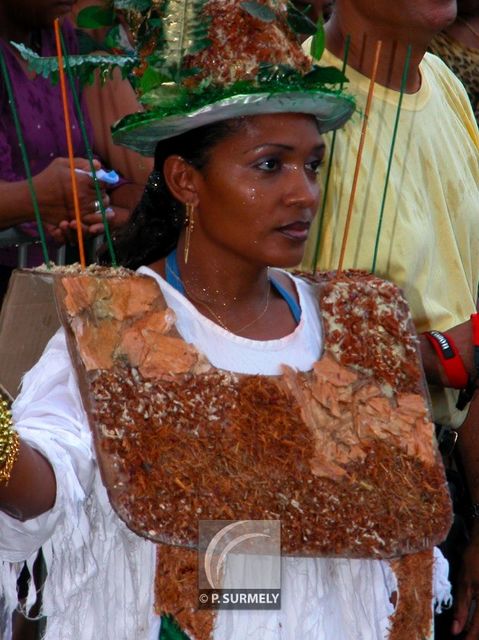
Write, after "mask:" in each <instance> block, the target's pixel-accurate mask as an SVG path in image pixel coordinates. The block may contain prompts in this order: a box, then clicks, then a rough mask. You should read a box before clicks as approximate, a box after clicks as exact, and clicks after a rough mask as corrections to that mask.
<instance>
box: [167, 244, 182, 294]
mask: <svg viewBox="0 0 479 640" xmlns="http://www.w3.org/2000/svg"><path fill="white" fill-rule="evenodd" d="M165 272H166V273H165V275H166V282H167V283H168V284H169V285H170V286H171V287H173V289H176V290H177V291H178V292H179V293H181V295H183V296H186V291H185V287H184V286H183V282H182V280H181V277H180V270H179V269H178V260H177V259H176V249H173V251H172V252H171V253H169V254H168V255H167V257H166V269H165Z"/></svg>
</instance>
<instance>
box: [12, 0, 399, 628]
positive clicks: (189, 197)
mask: <svg viewBox="0 0 479 640" xmlns="http://www.w3.org/2000/svg"><path fill="white" fill-rule="evenodd" d="M223 3H224V0H221V2H218V3H214V2H212V3H211V4H210V6H212V7H213V10H215V9H216V11H217V14H215V15H220V16H221V20H224V19H225V18H224V15H225V14H224V13H223V8H224V5H223ZM230 4H232V5H234V7H233V9H234V11H230V9H231V7H229V8H228V19H231V16H232V15H233V16H234V17H237V18H241V19H243V18H244V20H245V21H246V22H247V24H248V25H249V24H250V23H252V24H253V26H254V29H255V30H257V29H258V21H257V19H256V18H254V17H251V16H250V15H249V14H248V15H246V16H245V15H244V14H246V13H247V12H246V10H244V9H243V8H242V7H241V3H236V2H232V3H230ZM213 22H214V20H213ZM231 24H232V26H237V25H236V23H235V22H234V20H232V22H231ZM260 26H261V25H260ZM213 28H214V25H213ZM266 28H267V29H268V31H269V32H271V27H270V26H267V27H265V29H266ZM214 35H215V32H214V31H213V32H212V33H211V38H212V40H213V44H211V45H210V47H209V49H208V51H209V53H212V58H211V59H212V61H214V68H215V71H216V72H221V69H220V68H219V67H220V66H221V65H220V64H218V57H217V56H216V55H213V54H214V53H215V43H214ZM277 38H278V36H277V33H275V39H276V40H275V42H274V45H273V44H272V43H271V41H269V42H267V43H266V44H267V46H268V47H269V51H270V54H271V55H273V54H274V53H278V52H281V54H282V55H284V53H285V51H286V47H285V46H284V43H283V42H281V41H280V42H278V40H277ZM258 43H259V44H261V45H262V44H263V40H262V38H261V37H260V36H258ZM259 44H258V46H259ZM221 46H222V47H223V49H224V46H223V45H221ZM244 46H245V49H246V53H247V56H245V58H244V62H245V64H247V66H248V68H249V69H251V60H252V58H251V42H250V41H247V40H245V45H244ZM274 47H276V51H275V50H274ZM298 49H299V48H298ZM235 54H236V56H237V58H239V60H238V64H237V67H236V68H237V69H238V68H239V69H241V62H243V59H241V55H240V54H239V52H238V49H235ZM278 55H279V54H278ZM222 57H223V58H225V59H227V52H225V51H223V56H222ZM298 58H300V55H299V54H298ZM300 61H302V59H301V58H300ZM191 64H193V63H191ZM202 64H203V65H205V64H206V63H205V59H204V58H202ZM194 66H196V63H195V65H194ZM203 68H205V67H204V66H203ZM225 69H226V72H228V73H229V71H230V70H229V66H228V65H227V64H225ZM240 73H243V71H240ZM268 86H269V89H270V90H271V88H272V86H271V85H268ZM280 86H281V90H280V92H277V94H276V95H273V96H272V97H271V93H269V92H268V93H266V94H265V92H264V85H260V86H259V88H258V86H257V85H256V84H254V85H252V86H251V88H250V92H251V95H254V97H255V98H256V101H255V100H251V95H249V96H248V99H247V100H245V99H244V95H242V96H232V95H231V93H229V96H228V97H227V98H225V99H220V100H216V101H215V102H213V103H210V104H209V106H208V108H207V109H205V108H204V107H200V108H197V109H195V110H190V113H189V114H188V116H186V117H185V114H184V112H181V111H180V112H179V113H177V114H176V115H171V113H170V115H169V116H165V115H164V113H163V114H162V115H161V116H158V117H156V116H155V117H153V118H152V117H151V115H148V116H141V117H140V118H138V114H135V116H133V120H131V121H130V120H127V121H126V122H124V124H123V126H122V127H120V129H118V130H117V134H118V135H120V137H122V138H123V140H125V139H127V140H128V141H132V142H131V144H132V145H133V144H134V145H135V146H136V147H139V146H140V147H141V146H142V145H143V150H150V149H151V148H152V147H153V148H155V147H156V153H155V170H154V172H153V173H152V175H151V177H150V179H149V182H148V184H147V187H146V190H145V193H144V196H143V199H142V201H141V203H140V205H139V207H138V208H137V210H136V212H135V214H134V215H133V217H132V219H131V221H130V223H129V225H128V227H127V228H126V229H125V231H124V233H123V234H122V235H121V236H119V237H118V238H117V241H116V248H117V253H118V257H119V259H120V262H121V263H122V264H124V265H126V266H130V267H134V268H138V267H139V272H140V273H143V274H145V275H148V276H150V277H151V278H153V279H154V280H155V281H156V282H157V283H158V286H159V287H160V290H161V293H162V295H163V297H164V299H165V301H166V304H167V305H168V307H170V308H171V309H172V310H173V311H174V314H175V317H176V323H175V324H176V329H177V331H178V332H179V334H180V335H181V337H182V338H183V340H184V341H185V342H188V343H192V344H193V345H194V347H196V348H197V349H198V350H199V351H201V352H202V353H203V354H204V356H206V358H207V359H208V360H209V361H210V363H211V364H212V365H214V366H215V367H218V368H221V369H224V370H227V371H233V372H238V373H252V374H260V375H277V374H279V373H280V372H281V367H282V366H283V365H285V364H286V365H289V366H290V367H292V368H294V369H297V370H299V371H308V370H310V369H311V367H312V365H313V363H314V362H315V361H316V360H317V359H318V358H319V356H320V354H321V352H322V331H321V326H320V316H319V312H318V305H317V299H316V297H315V295H314V292H313V289H312V287H310V285H308V284H307V283H306V282H304V281H302V280H301V279H298V278H295V277H293V276H291V275H289V274H288V273H287V272H285V271H282V270H281V269H280V268H281V267H292V266H294V265H295V264H297V263H298V262H299V261H300V259H301V257H302V253H303V249H304V245H305V242H306V239H307V236H308V232H309V228H310V225H311V221H312V219H313V217H314V214H315V211H316V209H317V205H318V198H319V188H318V185H317V181H316V172H317V169H318V167H319V165H320V164H321V160H322V156H323V151H324V146H323V142H322V139H321V135H320V130H327V129H328V128H334V127H336V126H339V125H340V124H341V122H343V121H344V119H345V118H347V117H348V115H350V113H351V103H350V102H349V100H348V99H346V98H344V97H343V96H341V95H340V94H335V95H334V97H331V95H327V94H326V93H325V92H324V91H323V89H322V88H320V87H319V86H316V88H310V90H309V91H302V90H301V89H298V86H297V85H295V86H294V85H292V86H293V88H292V89H290V88H285V86H284V85H280ZM241 88H242V91H246V89H247V87H245V83H244V82H243V83H242V84H241ZM216 91H218V89H216ZM226 93H228V88H227V89H226ZM265 95H266V96H267V97H265ZM311 96H312V97H313V98H314V99H311ZM180 97H181V96H180ZM216 98H218V94H217V93H216ZM289 98H291V99H289ZM189 99H190V98H189ZM238 105H240V106H238ZM238 110H239V112H240V113H238ZM225 113H227V114H228V115H229V117H225ZM205 119H206V120H207V123H206V124H205ZM131 122H134V127H133V128H132V127H131V126H130V125H131ZM175 132H178V135H174V133H175ZM155 140H159V143H158V145H156V144H155ZM185 222H186V223H187V224H186V225H185ZM14 421H15V428H16V430H17V431H18V433H19V434H20V450H19V455H18V457H17V456H16V453H15V451H14V448H13V447H10V448H9V449H7V451H6V453H7V454H8V456H7V458H8V461H9V462H11V469H8V473H7V472H5V473H4V475H5V476H7V475H8V485H7V486H5V485H1V486H0V508H1V511H2V512H3V513H0V527H1V530H2V540H1V541H0V557H1V558H2V559H3V560H4V563H3V564H2V567H1V571H2V583H3V584H4V585H6V586H5V593H6V598H7V601H8V604H9V606H10V607H11V606H12V604H14V602H13V601H14V596H15V594H14V593H12V589H11V588H10V589H8V585H10V587H11V585H12V582H13V581H14V578H15V575H16V573H15V566H14V564H12V563H15V562H21V561H22V560H24V559H25V558H27V559H29V558H32V557H33V554H34V553H35V551H36V550H37V549H38V548H39V547H40V546H41V547H42V548H43V552H44V557H45V562H46V565H47V572H48V575H47V580H46V583H45V588H44V596H43V597H44V611H45V613H46V614H47V616H48V622H47V632H46V636H45V637H46V638H47V640H50V639H54V638H55V639H58V638H67V637H72V638H73V637H75V638H77V639H79V640H91V639H93V638H98V637H101V638H106V639H109V638H111V639H112V640H113V639H115V640H131V639H132V638H135V639H138V640H141V639H143V638H151V639H153V638H158V634H159V632H160V633H161V636H160V637H161V638H165V639H166V638H168V637H173V636H168V635H167V634H168V633H169V631H168V627H167V623H166V622H165V623H164V624H163V623H161V621H160V619H159V618H158V617H157V616H156V615H155V614H154V613H153V582H154V577H155V552H156V550H155V545H153V544H152V543H151V542H149V541H147V540H144V539H142V538H140V537H139V536H136V535H135V534H134V533H132V532H131V531H130V530H129V529H127V527H126V526H125V525H124V524H123V522H122V521H121V520H120V519H119V518H118V516H117V515H116V514H115V512H114V511H113V509H112V507H111V505H110V502H109V499H108V496H107V493H106V490H105V487H104V486H103V484H102V481H101V477H100V474H99V471H98V467H97V464H96V459H95V458H96V456H95V453H94V450H93V446H92V440H91V435H90V431H89V428H88V421H87V417H86V414H85V410H84V408H83V404H82V398H81V395H80V391H79V389H78V384H77V381H76V376H75V373H74V370H73V367H72V364H71V361H70V358H69V356H68V351H67V348H66V344H65V335H64V333H63V332H59V333H58V334H57V335H56V336H55V337H54V338H53V339H52V341H51V342H50V343H49V345H48V347H47V349H46V351H45V353H44V355H43V356H42V358H41V360H40V361H39V363H38V364H37V365H36V366H35V367H34V368H33V369H32V370H31V371H30V372H29V373H28V374H27V375H26V377H25V380H24V384H23V390H22V393H21V395H20V396H19V398H18V399H17V401H16V403H15V406H14ZM2 429H3V431H4V434H5V436H7V435H8V436H9V437H11V434H12V430H11V429H10V427H9V426H8V425H6V424H5V422H4V423H3V425H2ZM4 453H5V451H4ZM162 554H168V548H167V547H160V549H159V567H160V570H161V558H162V557H164V555H163V556H162ZM282 570H283V581H282V609H281V610H279V611H256V612H250V611H225V610H221V611H219V613H218V617H217V620H216V626H215V631H214V637H215V638H217V639H225V638H237V639H238V640H239V639H242V640H243V639H244V638H250V639H253V638H258V639H259V638H271V639H273V638H274V639H275V640H276V639H278V640H279V639H280V638H281V639H293V638H305V639H307V638H327V639H330V638H331V639H332V638H335V637H340V638H344V639H347V638H358V637H364V638H371V639H374V640H376V639H377V640H379V639H382V638H386V637H387V634H388V631H387V629H388V626H389V616H390V615H391V614H392V612H393V610H394V607H393V604H392V600H393V593H394V591H395V589H396V586H397V585H396V582H395V579H394V577H393V575H392V572H391V570H390V568H389V565H388V564H386V563H383V562H382V561H379V560H347V559H328V558H323V559H316V558H308V559H304V558H285V559H283V561H282ZM31 595H33V594H31ZM160 626H161V629H160ZM175 633H178V631H176V632H175ZM175 637H179V636H175ZM182 637H183V636H182Z"/></svg>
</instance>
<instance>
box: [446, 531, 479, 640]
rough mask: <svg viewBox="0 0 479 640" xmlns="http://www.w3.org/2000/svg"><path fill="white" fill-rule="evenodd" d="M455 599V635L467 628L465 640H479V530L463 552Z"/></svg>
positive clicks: (453, 629) (453, 630)
mask: <svg viewBox="0 0 479 640" xmlns="http://www.w3.org/2000/svg"><path fill="white" fill-rule="evenodd" d="M454 601H455V604H454V617H453V623H452V628H451V631H452V633H453V635H458V634H459V633H461V631H463V630H464V629H466V630H467V634H466V636H465V640H479V607H478V606H477V605H478V604H479V532H476V535H475V536H473V538H472V541H471V543H470V544H469V545H468V547H467V548H466V550H465V552H464V554H463V557H462V569H461V573H460V574H459V578H458V582H457V587H456V595H455V598H454Z"/></svg>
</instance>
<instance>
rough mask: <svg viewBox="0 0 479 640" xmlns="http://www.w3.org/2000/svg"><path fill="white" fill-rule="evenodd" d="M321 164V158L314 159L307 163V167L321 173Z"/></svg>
mask: <svg viewBox="0 0 479 640" xmlns="http://www.w3.org/2000/svg"><path fill="white" fill-rule="evenodd" d="M321 165H322V161H321V160H312V161H311V162H307V163H306V169H308V171H312V172H313V173H319V170H320V169H321Z"/></svg>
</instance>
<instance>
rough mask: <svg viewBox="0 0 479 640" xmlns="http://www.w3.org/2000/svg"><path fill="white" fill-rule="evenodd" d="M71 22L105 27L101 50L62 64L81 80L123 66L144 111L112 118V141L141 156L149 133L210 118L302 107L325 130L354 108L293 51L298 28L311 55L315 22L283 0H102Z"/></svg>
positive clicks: (331, 72) (332, 72)
mask: <svg viewBox="0 0 479 640" xmlns="http://www.w3.org/2000/svg"><path fill="white" fill-rule="evenodd" d="M78 25H79V26H80V27H83V28H87V29H91V28H97V27H100V26H102V27H108V29H107V36H106V38H105V42H104V46H105V48H107V49H109V53H107V54H105V55H98V54H93V55H92V54H89V55H81V56H70V57H69V64H70V65H71V68H72V69H73V70H76V71H77V72H78V73H79V74H80V75H83V76H84V77H88V76H89V75H91V73H92V70H93V69H96V68H100V69H101V70H102V71H103V72H105V71H107V70H108V69H109V68H110V67H111V66H112V65H117V66H120V67H121V68H122V69H123V74H124V75H125V76H128V77H129V78H130V79H131V81H132V83H133V85H134V87H135V89H136V91H137V93H138V96H139V100H140V102H141V103H142V105H143V106H144V110H143V111H139V112H137V113H133V114H131V115H128V116H126V117H124V118H123V119H122V120H120V121H119V122H118V123H116V124H115V125H114V127H113V129H112V134H113V139H114V140H115V142H117V143H118V144H122V145H126V146H128V147H130V148H132V149H134V150H136V151H138V152H140V153H142V154H144V155H153V154H154V150H155V146H156V143H157V142H158V141H159V140H162V139H165V138H169V137H172V136H175V135H179V134H181V133H184V132H186V131H189V130H190V129H194V128H197V127H200V126H203V125H207V124H210V123H213V122H217V121H219V120H226V119H230V118H236V117H239V116H248V115H256V114H267V113H285V112H297V113H308V114H312V115H314V116H315V117H316V118H317V121H318V125H319V128H320V131H321V132H325V131H329V130H332V129H336V128H337V127H339V126H341V125H342V124H343V123H344V122H345V121H346V120H347V119H348V118H349V117H350V115H351V114H352V112H353V111H354V101H353V99H352V98H351V97H350V96H348V95H347V94H346V93H345V92H343V90H342V84H343V82H344V81H345V80H346V79H345V78H344V76H343V75H342V73H341V72H340V71H339V70H337V69H335V68H332V67H320V66H318V65H317V64H314V63H313V61H312V59H311V58H310V57H309V56H307V55H306V54H305V53H304V52H303V50H302V48H301V45H300V41H299V37H298V34H299V33H303V34H308V35H313V36H314V37H313V45H312V54H313V58H315V59H319V57H320V56H321V54H322V50H323V48H324V31H323V27H322V24H321V23H318V25H315V24H314V23H312V22H311V21H310V20H309V19H308V17H307V15H306V14H304V13H301V12H300V11H299V10H298V9H296V8H295V7H294V6H293V5H292V3H290V2H288V0H250V1H248V0H110V2H108V0H107V1H106V2H104V3H103V4H102V5H101V6H90V7H88V8H86V9H84V10H83V11H81V12H80V14H79V16H78ZM29 60H30V63H31V65H32V66H33V67H34V68H35V64H36V65H37V68H36V70H37V71H40V72H42V73H44V74H45V71H46V65H47V63H46V62H45V60H44V61H43V62H40V59H35V56H34V54H32V53H31V52H30V53H29ZM49 64H50V65H51V66H50V68H49V69H48V71H47V72H48V73H49V74H51V73H52V72H53V73H54V72H55V62H54V60H53V59H51V60H50V63H49Z"/></svg>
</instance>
